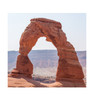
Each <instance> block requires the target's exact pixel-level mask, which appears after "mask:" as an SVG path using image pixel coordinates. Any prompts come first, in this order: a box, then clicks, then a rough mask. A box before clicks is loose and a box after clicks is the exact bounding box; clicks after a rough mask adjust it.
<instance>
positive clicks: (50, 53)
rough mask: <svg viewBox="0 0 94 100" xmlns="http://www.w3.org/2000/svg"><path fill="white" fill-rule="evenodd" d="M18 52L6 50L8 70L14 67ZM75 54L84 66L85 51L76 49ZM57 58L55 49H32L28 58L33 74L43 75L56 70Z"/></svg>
mask: <svg viewBox="0 0 94 100" xmlns="http://www.w3.org/2000/svg"><path fill="white" fill-rule="evenodd" d="M18 54H19V53H18V51H8V71H11V70H12V69H13V68H15V67H16V60H17V56H18ZM77 55H78V58H79V61H80V63H81V65H82V67H83V68H85V67H86V51H77ZM58 58H59V57H58V56H57V51H56V50H32V51H31V52H30V53H29V59H30V60H31V61H32V63H33V65H34V66H33V67H34V72H36V73H35V74H41V73H42V74H43V72H44V75H46V74H48V75H50V73H51V74H52V72H53V71H56V69H57V65H58ZM49 69H50V71H49ZM45 70H48V72H46V73H45ZM39 72H40V73H39ZM54 75H55V74H54ZM54 75H52V76H54Z"/></svg>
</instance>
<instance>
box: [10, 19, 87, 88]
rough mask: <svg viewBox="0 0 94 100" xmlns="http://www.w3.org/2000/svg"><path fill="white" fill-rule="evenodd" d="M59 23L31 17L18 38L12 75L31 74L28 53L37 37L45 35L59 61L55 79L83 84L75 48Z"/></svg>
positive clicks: (31, 68)
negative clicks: (14, 67)
mask: <svg viewBox="0 0 94 100" xmlns="http://www.w3.org/2000/svg"><path fill="white" fill-rule="evenodd" d="M61 28H62V26H61V23H59V22H56V21H53V20H49V19H45V18H35V19H31V23H30V24H29V25H28V26H27V27H26V29H25V30H24V32H23V34H22V36H21V39H20V48H19V53H20V55H18V58H17V63H16V69H15V70H13V71H12V73H11V74H12V75H14V76H15V75H18V74H24V75H27V76H32V73H33V64H32V63H31V61H30V60H29V58H28V53H29V52H30V51H31V50H32V47H33V46H34V45H35V44H36V42H37V40H38V38H40V37H43V36H44V37H46V40H47V41H50V42H52V43H53V45H54V46H55V47H56V48H57V51H58V56H59V61H58V68H57V74H56V81H72V82H78V83H79V84H80V86H84V85H85V84H84V81H83V78H84V75H83V71H82V67H81V65H80V63H79V60H78V57H77V54H76V52H75V48H74V47H73V45H72V44H71V43H70V42H68V41H67V37H66V35H65V33H64V32H63V31H62V29H61Z"/></svg>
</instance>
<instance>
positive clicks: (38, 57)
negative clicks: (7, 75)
mask: <svg viewBox="0 0 94 100" xmlns="http://www.w3.org/2000/svg"><path fill="white" fill-rule="evenodd" d="M28 56H29V59H30V61H31V62H32V64H33V75H32V77H33V79H34V80H37V81H40V82H44V83H52V82H55V79H56V72H57V66H58V58H59V57H58V55H57V49H56V47H55V46H54V45H53V44H52V43H51V42H48V41H46V37H40V38H39V39H38V40H37V42H36V44H35V45H34V47H33V48H32V50H31V51H30V53H29V55H28Z"/></svg>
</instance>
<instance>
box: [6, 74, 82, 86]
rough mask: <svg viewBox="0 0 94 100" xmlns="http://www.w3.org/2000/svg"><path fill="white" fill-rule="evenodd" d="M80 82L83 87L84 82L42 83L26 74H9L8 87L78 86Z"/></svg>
mask: <svg viewBox="0 0 94 100" xmlns="http://www.w3.org/2000/svg"><path fill="white" fill-rule="evenodd" d="M79 84H80V87H82V85H83V84H81V83H80V82H79V81H78V82H74V83H73V82H72V81H62V82H53V83H42V82H39V81H36V80H33V79H31V78H28V77H26V76H19V77H17V78H16V77H11V76H10V75H8V87H77V86H78V85H79Z"/></svg>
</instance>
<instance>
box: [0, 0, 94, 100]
mask: <svg viewBox="0 0 94 100" xmlns="http://www.w3.org/2000/svg"><path fill="white" fill-rule="evenodd" d="M93 4H94V3H93V0H65V1H63V0H46V1H45V0H15V1H14V0H2V2H1V1H0V100H7V99H9V100H21V99H22V100H29V99H34V100H39V99H41V100H44V99H46V100H51V99H52V100H60V99H64V100H71V99H72V100H89V99H91V100H93V99H94V96H93V94H94V93H93V89H94V79H93V76H94V75H93V74H94V66H93V65H94V63H93V62H94V61H93V59H94V46H93V45H94V44H93V43H94V35H93V34H94V25H93V24H94V14H93V12H94V11H93V9H94V6H93ZM8 13H87V51H88V53H87V78H88V79H87V88H50V89H49V88H7V60H8V59H7V50H8V43H7V42H8V24H7V21H8Z"/></svg>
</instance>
